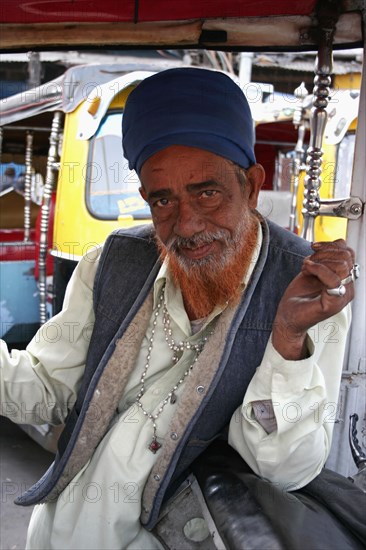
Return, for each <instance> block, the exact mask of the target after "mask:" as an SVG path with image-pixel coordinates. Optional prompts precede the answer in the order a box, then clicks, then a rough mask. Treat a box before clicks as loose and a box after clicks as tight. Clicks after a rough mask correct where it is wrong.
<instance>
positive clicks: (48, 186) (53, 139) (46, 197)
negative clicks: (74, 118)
mask: <svg viewBox="0 0 366 550" xmlns="http://www.w3.org/2000/svg"><path fill="white" fill-rule="evenodd" d="M61 122H62V113H61V112H59V111H57V112H56V113H55V114H54V117H53V121H52V128H51V134H50V147H49V149H48V157H47V171H46V181H45V186H44V191H43V202H42V210H41V230H40V242H39V260H38V265H39V283H38V284H39V316H40V323H41V324H43V323H45V322H46V321H47V253H48V227H49V218H50V211H51V201H52V191H53V187H54V183H55V179H56V178H55V172H56V171H57V170H58V169H59V165H58V163H57V160H58V143H59V140H60V131H61Z"/></svg>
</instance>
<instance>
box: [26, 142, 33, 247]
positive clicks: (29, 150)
mask: <svg viewBox="0 0 366 550" xmlns="http://www.w3.org/2000/svg"><path fill="white" fill-rule="evenodd" d="M32 164H33V132H27V133H26V136H25V176H24V242H26V243H27V242H29V241H30V230H31V191H32V173H33V166H32Z"/></svg>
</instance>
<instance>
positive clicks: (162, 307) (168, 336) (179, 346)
mask: <svg viewBox="0 0 366 550" xmlns="http://www.w3.org/2000/svg"><path fill="white" fill-rule="evenodd" d="M164 291H165V285H164V286H163V288H162V290H161V293H160V296H159V301H158V304H157V307H156V309H155V311H154V319H153V326H152V329H151V335H150V338H149V346H148V349H147V355H146V362H145V366H144V370H143V371H142V374H141V378H140V383H141V386H140V389H139V392H138V394H137V396H136V403H137V405H138V407H140V409H141V411H142V412H143V414H144V415H145V416H147V418H149V420H151V422H152V426H153V437H152V440H151V442H150V444H149V446H148V449H149V450H150V451H151V452H152V453H154V454H155V453H156V452H157V451H158V450H159V449H160V447H161V443H159V441H158V439H157V424H156V420H157V419H158V418H159V416H160V415H161V413H162V412H163V410H164V408H165V406H166V405H167V404H168V403H170V404H172V405H174V403H176V401H177V397H176V391H177V390H178V388H179V387H180V386H181V385H182V384H183V382H184V380H185V379H186V378H187V376H188V375H189V373H190V372H191V370H192V369H193V367H194V365H195V364H196V362H197V360H198V356H199V354H200V353H201V351H202V350H203V348H204V345H205V343H206V342H207V340H208V338H209V336H211V334H212V332H213V331H211V332H210V334H209V335H208V336H205V337H204V338H202V340H201V341H200V342H198V343H197V344H192V343H190V342H186V341H180V342H178V343H177V342H176V341H175V340H174V338H173V332H172V329H171V325H170V315H169V313H168V310H167V307H166V304H165V302H164ZM160 311H162V312H163V328H164V333H165V340H166V342H167V344H168V346H169V348H170V349H171V350H172V351H173V357H172V361H173V364H174V365H175V364H176V363H177V362H178V360H179V357H178V355H177V352H179V351H184V350H185V349H187V350H188V349H192V350H194V351H195V352H196V355H195V357H194V359H193V362H192V363H191V364H190V365H189V367H188V368H187V369H186V370H185V372H184V373H183V375H182V377H181V378H180V379H179V380H178V381H177V382H176V384H175V385H174V386H173V387H172V388H171V390H170V391H169V392H168V394H167V396H166V397H165V399H164V401H163V402H162V403H161V405H160V407H159V409H158V411H157V412H156V413H155V414H152V413H151V412H148V411H147V410H146V409H145V408H144V406H143V404H142V403H141V398H142V396H143V395H144V393H145V378H146V374H147V371H148V369H149V367H150V360H151V352H152V350H153V346H154V338H155V330H156V325H157V322H158V317H159V315H160Z"/></svg>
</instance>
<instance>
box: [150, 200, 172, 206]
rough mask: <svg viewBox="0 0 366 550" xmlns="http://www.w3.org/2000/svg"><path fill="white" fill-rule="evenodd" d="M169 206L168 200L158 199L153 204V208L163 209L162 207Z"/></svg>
mask: <svg viewBox="0 0 366 550" xmlns="http://www.w3.org/2000/svg"><path fill="white" fill-rule="evenodd" d="M169 204H170V201H169V199H159V200H157V201H155V202H154V204H153V206H155V207H156V206H157V207H164V206H169Z"/></svg>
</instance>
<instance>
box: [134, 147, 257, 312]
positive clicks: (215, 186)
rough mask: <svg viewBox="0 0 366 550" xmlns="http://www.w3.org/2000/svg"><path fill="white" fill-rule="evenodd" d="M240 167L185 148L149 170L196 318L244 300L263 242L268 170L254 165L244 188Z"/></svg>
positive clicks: (167, 244)
mask: <svg viewBox="0 0 366 550" xmlns="http://www.w3.org/2000/svg"><path fill="white" fill-rule="evenodd" d="M238 170H239V169H238V167H237V166H235V165H233V164H232V163H231V162H230V161H228V160H226V159H224V158H222V157H220V156H218V155H214V154H213V153H208V152H206V151H202V150H200V149H195V148H192V147H183V146H172V147H169V148H167V149H165V150H163V151H161V152H159V153H157V154H155V155H154V156H152V157H151V158H150V159H148V160H147V161H146V162H145V164H144V165H143V167H142V171H141V182H142V185H143V188H142V189H141V194H142V196H143V198H144V199H145V200H146V201H147V202H148V203H149V205H150V208H151V212H152V217H153V222H154V225H155V228H156V234H157V241H158V244H159V247H160V249H161V256H162V259H165V258H166V259H167V261H168V265H169V269H170V272H171V274H172V276H173V279H174V281H175V283H176V284H177V286H178V287H179V288H180V289H181V291H182V295H183V300H184V304H185V307H186V310H187V313H188V315H189V316H190V318H191V319H199V318H202V317H205V316H207V315H208V314H209V313H210V312H211V311H212V309H213V308H214V307H215V305H218V304H221V305H223V304H225V303H231V304H235V303H236V302H237V301H238V299H239V298H240V293H241V288H242V287H241V282H242V280H243V276H244V274H245V272H246V270H247V268H248V265H249V262H250V261H251V258H252V253H253V249H254V247H255V244H256V234H257V221H256V219H255V217H254V216H253V214H252V209H254V208H255V206H256V204H257V196H258V191H259V188H260V185H261V183H262V179H263V176H264V172H263V168H262V167H260V166H259V165H256V167H252V168H250V169H249V170H248V171H247V173H246V175H244V174H242V179H244V180H245V183H244V184H243V182H241V183H240V182H239V172H238Z"/></svg>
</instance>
